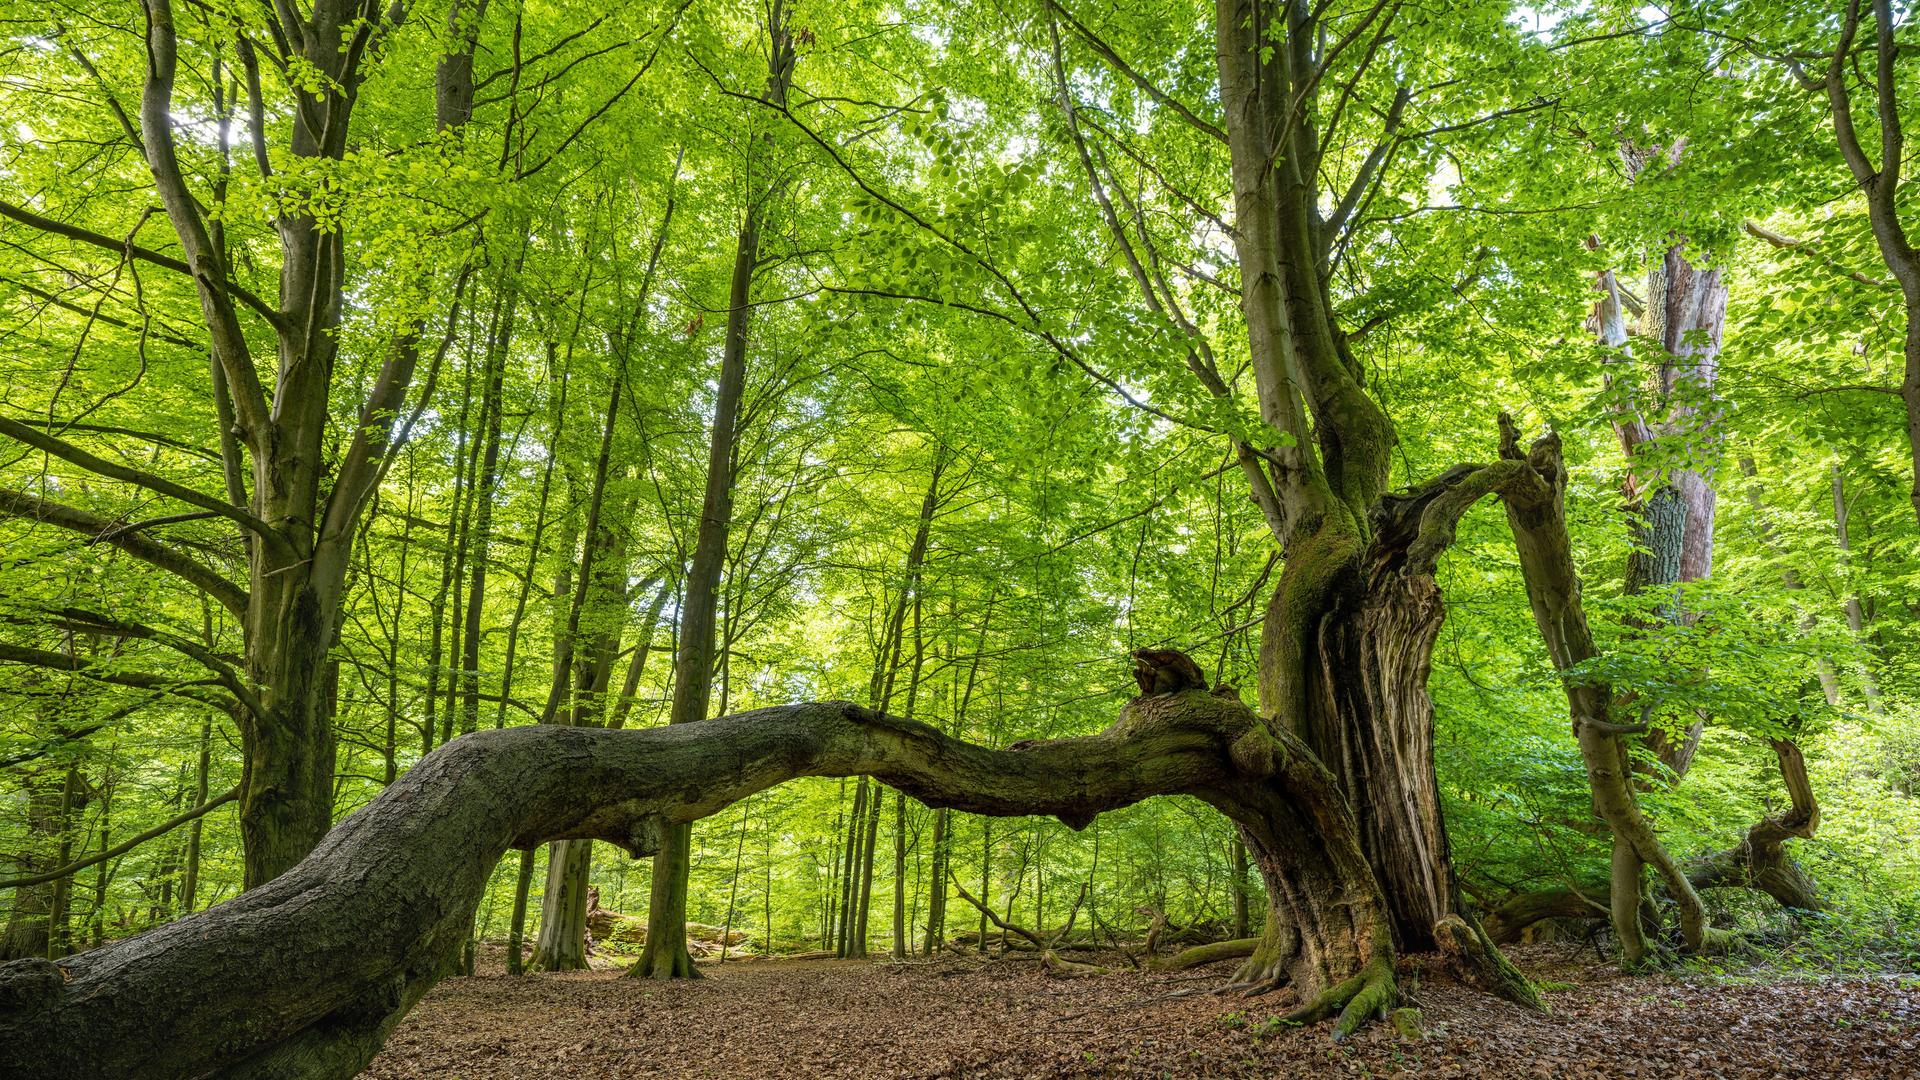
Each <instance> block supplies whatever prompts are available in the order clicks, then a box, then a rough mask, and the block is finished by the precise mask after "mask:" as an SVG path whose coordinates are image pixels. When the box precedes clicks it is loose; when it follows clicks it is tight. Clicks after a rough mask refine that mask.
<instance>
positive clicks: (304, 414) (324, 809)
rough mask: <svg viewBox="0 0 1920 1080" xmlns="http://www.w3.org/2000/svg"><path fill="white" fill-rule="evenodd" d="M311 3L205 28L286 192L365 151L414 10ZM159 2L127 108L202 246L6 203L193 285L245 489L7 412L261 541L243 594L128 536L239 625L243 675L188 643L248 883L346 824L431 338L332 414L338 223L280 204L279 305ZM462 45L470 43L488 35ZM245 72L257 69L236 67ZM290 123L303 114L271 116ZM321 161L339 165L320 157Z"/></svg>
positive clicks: (163, 187)
mask: <svg viewBox="0 0 1920 1080" xmlns="http://www.w3.org/2000/svg"><path fill="white" fill-rule="evenodd" d="M308 9H309V10H307V11H305V12H302V11H301V10H300V8H299V7H297V6H290V5H280V6H274V7H259V8H256V9H252V10H250V11H249V12H248V13H247V14H246V15H245V16H244V17H240V16H236V17H235V21H233V22H231V23H227V22H222V23H221V26H222V28H223V29H222V30H221V31H219V33H220V34H222V35H225V34H229V33H230V34H231V35H232V36H231V38H229V39H226V40H219V39H215V38H209V39H206V40H202V41H190V42H188V45H189V47H194V46H199V47H204V48H205V49H207V50H208V51H209V52H211V53H212V54H213V56H211V57H209V58H207V59H209V60H211V62H212V70H213V71H214V72H215V73H216V74H215V76H214V78H215V80H216V87H215V89H216V93H219V92H220V87H221V85H222V84H221V83H220V80H221V79H223V78H225V79H227V80H229V81H228V82H226V83H225V84H224V85H225V86H227V87H228V88H230V90H231V93H230V95H229V96H228V97H226V98H222V99H220V100H218V101H217V102H216V103H215V106H214V109H215V111H216V112H218V113H219V114H220V120H221V125H222V126H221V130H222V131H223V133H224V132H230V131H231V130H232V126H233V125H232V121H233V117H232V115H231V111H230V110H231V109H232V107H233V105H234V102H235V100H236V99H237V97H238V90H237V89H231V88H233V87H235V85H236V84H243V85H244V87H245V90H246V97H245V104H246V107H247V108H248V110H249V114H250V115H251V116H252V117H253V118H254V119H253V120H252V121H251V122H250V123H249V124H248V125H247V127H248V128H249V129H250V131H251V136H252V139H253V155H252V156H253V159H254V163H255V167H257V168H258V170H259V171H260V174H261V176H262V178H263V180H264V181H265V182H267V183H269V184H281V183H283V182H284V181H283V180H281V179H277V178H276V177H277V176H279V175H281V174H279V173H278V172H277V171H276V168H275V166H274V165H273V164H272V161H273V152H279V151H283V152H284V153H285V154H286V155H288V162H289V164H287V165H285V166H284V168H285V169H286V170H287V171H286V173H285V174H284V175H295V174H296V173H297V172H298V170H299V169H300V168H301V166H298V165H295V164H292V163H293V162H301V161H305V162H308V163H310V164H309V165H308V166H306V169H307V175H311V176H325V175H330V174H331V173H332V172H333V171H334V170H333V168H332V167H331V166H329V165H326V164H324V163H326V162H336V163H337V162H339V161H340V160H342V159H343V158H344V157H345V156H346V154H347V150H348V138H349V130H350V127H351V121H352V117H353V111H354V107H355V104H356V101H357V99H358V94H359V90H360V85H361V82H362V80H363V79H364V77H365V76H366V74H367V67H368V66H369V64H371V63H372V62H373V61H372V60H371V59H370V58H371V57H372V56H374V55H377V54H378V52H379V49H380V46H381V44H382V41H383V39H384V38H385V37H386V36H387V35H389V34H391V33H392V32H393V31H394V29H395V27H396V24H397V19H398V17H399V15H400V14H401V13H403V12H404V10H405V8H404V7H403V6H400V5H395V6H394V7H392V8H391V9H389V8H387V7H386V6H385V5H381V4H377V3H370V2H366V0H314V2H313V3H312V4H311V5H308ZM142 15H143V19H144V33H143V39H144V46H145V48H144V57H145V63H146V66H145V79H144V85H143V87H142V90H141V92H140V95H139V102H140V104H139V109H138V113H137V116H136V117H132V118H129V117H127V116H125V115H124V114H121V117H120V118H121V121H122V124H123V126H124V129H125V132H126V134H127V137H128V140H129V142H130V143H132V144H133V145H136V146H138V147H139V148H140V149H141V150H142V152H143V153H144V156H145V161H146V165H147V166H148V169H149V171H150V172H151V174H152V177H153V184H154V195H155V197H156V198H157V199H158V201H159V203H160V205H161V206H162V207H164V209H165V213H166V217H167V219H168V221H169V222H170V223H171V224H172V226H173V231H174V233H175V235H176V237H177V238H178V240H179V243H180V248H181V251H182V253H183V257H182V258H180V259H174V258H172V257H170V256H166V255H162V254H159V253H156V252H152V251H148V250H146V249H144V248H139V247H137V246H132V245H130V244H128V243H124V242H123V241H121V240H118V239H114V238H112V237H108V236H105V235H102V234H99V233H96V232H93V231H91V230H88V229H85V228H82V227H79V226H77V225H74V224H71V223H66V222H59V221H53V220H50V219H46V218H42V217H39V216H38V215H35V214H32V213H31V212H28V211H26V210H24V209H22V208H20V207H16V206H11V205H8V204H4V203H0V213H3V214H5V215H6V216H7V217H10V218H12V219H14V220H15V221H19V222H22V223H24V224H27V225H31V226H34V227H37V228H39V229H41V230H43V231H45V232H47V233H48V234H50V235H55V236H59V237H64V238H66V239H69V240H73V241H76V242H79V243H82V244H90V245H93V246H95V247H100V248H104V249H105V250H107V251H112V252H123V251H124V252H127V253H130V254H131V255H132V256H133V257H136V258H140V259H142V260H143V261H146V262H149V263H153V264H156V265H158V266H161V267H165V268H167V269H169V270H173V271H176V272H179V273H182V274H185V275H187V276H188V277H190V278H191V279H192V280H193V282H194V284H195V288H196V291H197V295H198V299H199V305H200V315H201V319H202V323H203V327H204V330H205V332H206V335H207V340H208V342H209V343H210V349H211V358H212V366H211V372H212V382H213V387H212V389H213V398H214V400H215V402H216V405H217V407H218V411H219V414H220V415H219V418H218V427H217V434H218V437H219V439H220V446H221V454H222V458H223V465H224V471H225V475H226V478H227V483H226V491H225V492H224V493H222V494H221V495H212V494H208V493H206V492H203V491H199V490H195V489H191V488H187V487H184V486H182V485H179V484H175V483H172V482H170V481H168V480H166V479H165V478H163V477H159V476H156V475H151V474H149V473H146V472H144V471H141V470H138V469H133V468H129V467H127V466H124V465H120V464H118V463H116V462H111V461H106V460H103V459H101V458H99V457H96V456H95V455H93V454H91V453H88V452H87V451H86V450H85V449H84V448H82V447H80V446H77V445H75V444H73V443H71V442H68V441H67V440H65V439H61V438H56V437H55V436H53V435H52V434H50V433H48V432H46V431H42V430H40V429H37V428H34V427H29V426H27V425H24V424H21V423H19V422H17V421H13V420H8V419H4V418H0V434H3V435H6V436H9V437H11V438H13V439H15V440H17V441H19V442H22V443H25V444H27V445H29V446H31V447H33V448H34V449H37V450H42V451H44V452H46V453H48V454H50V455H52V456H54V457H58V458H61V459H63V460H64V461H66V462H68V463H70V464H72V465H75V466H77V467H79V468H81V469H83V470H86V471H89V472H93V473H97V474H99V475H101V476H104V477H107V478H109V479H112V480H116V481H121V482H124V483H127V484H130V485H133V486H135V487H137V488H140V489H144V492H145V493H146V494H147V495H148V496H151V495H156V494H157V495H159V496H163V497H165V498H167V499H170V500H173V501H176V502H179V503H182V504H185V505H187V506H189V507H192V508H194V509H195V511H197V512H199V513H201V514H202V515H203V516H218V517H221V518H225V519H227V520H229V521H231V522H233V523H234V524H235V525H236V526H237V528H238V529H239V531H240V534H241V536H242V538H243V539H244V540H245V542H246V551H247V570H248V574H247V576H248V581H247V582H246V585H245V586H244V587H242V586H241V585H238V584H235V583H233V582H232V581H230V580H228V579H227V578H226V577H225V576H224V575H223V574H222V573H221V572H220V571H219V570H217V569H215V568H214V567H212V566H210V565H208V564H206V563H204V562H203V561H201V559H200V558H199V557H198V555H197V554H195V553H193V552H191V551H190V550H188V549H185V548H178V547H175V546H173V545H171V544H168V543H166V542H163V541H161V540H158V539H152V538H148V537H145V536H141V537H138V538H134V539H129V540H127V541H125V542H121V543H118V544H116V546H118V547H119V548H120V549H121V550H122V551H124V552H126V553H127V554H129V555H131V556H132V557H134V558H137V559H141V560H143V561H145V562H147V563H149V564H150V565H152V566H154V567H156V568H158V569H160V570H163V571H166V572H168V573H170V574H173V575H174V576H176V577H178V578H180V579H182V580H184V581H185V582H187V583H188V584H190V585H192V586H193V587H195V588H197V589H199V590H200V591H201V592H203V593H205V594H206V595H207V596H208V597H209V598H210V599H212V600H213V601H214V602H216V603H218V604H219V605H220V606H221V607H222V608H224V609H225V610H226V611H227V612H228V613H229V614H230V615H231V616H232V617H233V619H234V620H235V621H236V622H237V623H238V624H239V625H240V627H241V629H242V633H243V636H244V642H245V650H244V651H245V662H244V664H243V665H242V666H241V669H240V670H234V669H233V668H230V667H228V666H227V665H226V664H225V663H224V662H223V661H220V660H219V659H218V658H217V657H216V656H215V655H214V654H213V653H212V652H210V651H207V650H198V651H195V650H191V649H190V650H188V655H190V656H193V657H194V658H195V659H198V660H200V661H201V662H202V663H204V664H206V665H207V666H208V667H209V668H210V669H211V670H212V674H213V677H214V679H215V681H217V682H218V683H219V684H220V685H221V687H223V688H224V692H225V693H226V694H228V695H231V701H229V702H225V703H224V704H226V705H227V706H229V707H230V708H231V709H232V711H233V714H234V715H235V717H236V718H237V720H238V722H239V728H240V735H241V742H242V749H243V753H244V758H245V772H244V778H243V781H242V785H241V796H240V832H241V838H242V840H243V843H244V849H245V883H246V886H247V887H249V888H252V887H254V886H257V885H260V884H262V883H263V882H266V881H268V880H270V879H271V878H273V877H274V876H276V875H277V874H279V873H280V872H281V871H283V870H285V869H287V868H288V867H290V866H293V865H294V864H295V863H297V862H299V861H300V860H301V859H302V858H303V857H304V856H305V855H306V854H307V852H308V851H310V850H312V848H313V846H314V844H316V843H317V842H319V840H320V838H321V837H322V836H323V835H325V834H326V832H327V829H328V826H329V824H330V823H331V820H332V813H333V783H334V732H333V711H334V701H335V688H336V682H337V670H336V664H335V662H334V661H333V660H331V659H330V655H331V649H332V647H333V645H334V638H335V636H336V634H337V631H338V628H339V622H340V613H341V606H342V601H343V598H344V595H345V591H346V587H347V580H348V573H349V569H350V562H351V556H352V546H353V542H354V539H355V537H356V536H358V535H359V532H360V530H359V529H358V528H357V526H356V522H357V521H358V520H359V519H360V517H361V515H362V512H363V510H364V509H365V507H366V504H367V501H368V498H369V496H370V494H371V493H372V492H373V490H374V488H375V487H376V486H377V485H378V483H379V480H380V477H381V476H382V475H383V474H384V472H385V471H386V469H387V467H388V462H389V460H390V459H391V457H392V454H393V450H394V448H395V446H396V444H397V442H398V441H399V439H400V438H401V437H402V431H403V428H404V424H403V422H402V417H401V416H400V414H401V413H402V412H403V411H404V406H406V405H407V395H408V391H409V388H410V386H411V385H412V383H413V378H414V373H415V369H416V367H417V366H418V365H419V361H420V358H421V355H422V353H423V352H427V351H430V350H431V345H430V344H429V343H426V342H424V341H423V338H424V329H425V328H424V326H423V325H421V324H420V323H419V322H415V323H414V324H412V328H411V329H410V330H408V331H405V332H402V333H401V334H400V335H399V336H398V337H397V338H396V339H394V340H392V341H390V342H388V344H387V354H386V356H385V358H384V362H383V363H382V365H381V367H380V370H379V373H378V375H377V376H376V377H375V378H374V379H372V380H371V383H370V386H369V388H368V390H367V391H366V393H365V395H364V396H363V397H361V398H360V399H359V400H358V401H357V402H355V404H354V408H355V411H356V412H357V415H355V416H353V417H352V421H351V424H350V427H351V431H350V432H348V433H343V432H342V431H341V430H340V429H338V428H336V427H334V426H333V425H332V423H331V419H332V417H333V416H334V414H335V410H336V409H338V408H339V407H340V405H341V402H340V401H339V400H338V399H336V397H335V393H336V390H337V389H338V387H337V386H336V380H335V368H336V364H337V361H338V359H339V340H340V336H341V335H340V329H341V310H342V297H343V296H344V286H345V282H346V280H347V274H346V262H347V247H346V241H345V239H344V238H343V236H342V234H341V230H339V229H338V228H336V227H334V226H333V225H332V224H330V223H329V222H328V221H324V220H321V219H319V218H317V217H315V216H314V215H313V214H311V213H309V212H307V210H306V208H307V206H308V200H305V199H300V198H287V199H285V200H282V201H280V202H278V203H277V205H278V206H279V207H280V208H281V209H279V210H278V211H277V212H276V215H275V217H274V218H273V225H274V229H275V232H276V233H277V234H278V248H279V255H280V264H279V290H278V300H277V302H269V301H267V300H264V299H262V298H260V297H259V296H257V295H255V294H254V293H253V292H251V291H249V290H248V289H247V288H245V287H244V286H243V285H242V284H241V283H240V282H239V281H238V280H237V278H236V275H235V266H234V265H233V260H232V259H231V258H230V253H229V250H228V243H227V237H226V235H225V232H224V225H223V223H222V222H221V221H220V220H219V218H218V217H217V216H212V215H209V214H208V212H207V211H206V210H205V209H204V207H206V206H207V205H209V204H217V203H219V202H221V201H223V200H224V196H225V188H226V184H227V178H226V173H225V171H224V168H223V169H222V170H221V171H220V172H219V173H218V174H217V177H216V178H215V179H214V180H212V181H210V182H208V183H207V184H205V185H202V184H199V183H197V182H196V180H195V179H194V178H193V177H190V175H189V173H188V171H187V168H186V166H184V165H183V155H182V154H181V153H180V152H179V151H178V150H177V148H176V140H175V134H174V130H175V126H176V124H177V122H178V119H177V118H178V117H179V116H180V115H182V112H183V110H184V111H191V110H193V109H197V108H200V107H202V106H200V105H197V104H192V103H180V102H177V101H176V98H175V81H176V75H177V74H178V72H179V69H180V52H181V47H182V40H181V37H180V34H179V33H178V32H177V30H176V25H175V17H174V15H175V13H174V6H173V3H172V0H144V2H143V5H142ZM458 47H461V48H465V49H469V50H470V49H471V48H472V47H473V43H472V40H471V39H470V38H468V39H466V40H464V41H463V42H462V43H461V44H460V45H459V46H458ZM263 53H264V54H265V59H266V60H267V61H268V62H270V63H271V64H272V65H274V66H275V67H278V68H280V69H282V70H285V69H288V68H290V67H297V68H299V69H301V70H306V71H310V72H311V73H312V74H313V78H312V79H311V80H303V81H300V83H301V85H300V86H299V87H298V88H296V89H294V90H292V91H291V92H290V96H289V98H288V99H287V100H286V101H284V102H283V101H277V100H271V99H268V98H264V97H263V92H262V90H261V85H262V83H261V79H260V77H259V67H260V62H261V60H262V54H263ZM223 65H225V67H224V68H223ZM236 67H237V68H238V71H239V73H243V74H244V76H245V77H244V78H240V77H238V75H237V74H236V72H235V68H236ZM223 70H224V71H225V72H226V74H225V75H224V76H223V75H222V74H220V73H221V72H222V71H223ZM458 71H459V65H458V64H455V65H453V66H452V67H451V68H443V70H442V72H441V77H442V78H443V79H447V78H457V76H458ZM470 111H471V100H470V97H469V98H468V99H467V103H466V104H465V105H464V107H462V108H461V109H459V110H457V111H455V112H454V113H453V114H450V115H445V116H442V117H441V121H442V122H441V126H442V127H443V128H445V127H456V128H457V127H459V126H461V125H464V124H465V122H466V121H467V119H468V116H469V115H470ZM277 117H284V120H280V119H272V118H277ZM136 121H137V130H136ZM276 142H277V145H275V144H276ZM270 145H271V146H272V151H270V149H269V148H270ZM220 149H221V151H222V161H223V164H224V162H225V157H226V152H227V151H228V150H229V147H228V146H227V144H226V141H225V135H223V138H222V144H221V147H220ZM193 156H194V155H188V160H192V158H193ZM316 162H318V163H321V164H311V163H316ZM464 280H465V273H464V271H463V272H462V274H461V281H462V282H464ZM429 284H430V282H429ZM456 295H457V292H456ZM452 325H453V323H452V321H451V320H450V321H449V323H448V326H449V327H450V328H451V326H452ZM268 350H271V351H272V353H273V354H274V356H275V361H276V362H275V363H274V364H273V365H272V367H271V370H272V372H273V374H272V377H271V378H270V379H269V378H267V377H265V376H263V373H262V369H263V367H265V366H267V365H265V364H263V362H262V357H261V355H260V354H262V353H264V352H266V351H268ZM336 444H337V445H336ZM7 494H8V495H9V496H13V497H11V498H6V499H0V513H25V514H32V515H34V516H36V517H38V518H40V519H41V520H44V521H47V522H49V523H52V524H57V525H60V526H62V527H65V528H70V529H73V530H75V531H80V532H92V533H93V534H95V535H99V534H101V533H102V532H104V531H105V530H106V523H103V522H102V521H101V520H100V519H99V518H96V517H94V516H93V515H90V514H87V513H85V512H83V511H80V510H77V509H75V508H72V507H66V506H61V505H58V504H54V503H52V502H49V501H46V500H41V499H37V498H34V497H32V496H24V497H21V496H19V495H18V493H7ZM29 503H30V505H29ZM96 526H98V527H96ZM94 621H96V622H97V623H98V625H100V627H101V628H102V629H115V628H118V630H119V631H120V632H125V633H129V634H132V635H134V636H140V637H149V638H154V639H156V640H163V641H164V640H167V636H166V635H165V634H164V633H163V632H161V631H156V630H153V629H151V628H146V627H138V626H132V625H130V624H125V623H119V622H116V621H115V620H112V619H110V618H106V617H102V618H99V619H97V620H94Z"/></svg>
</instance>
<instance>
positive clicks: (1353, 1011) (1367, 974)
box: [1280, 955, 1400, 1042]
mask: <svg viewBox="0 0 1920 1080" xmlns="http://www.w3.org/2000/svg"><path fill="white" fill-rule="evenodd" d="M1399 1000H1400V985H1399V983H1398V982H1397V981H1396V980H1395V979H1394V975H1393V957H1392V956H1391V955H1384V956H1375V957H1374V958H1373V959H1372V960H1369V961H1368V962H1367V966H1366V967H1363V968H1361V969H1360V973H1359V974H1358V975H1355V976H1354V977H1353V978H1351V979H1348V980H1347V981H1346V982H1343V983H1341V984H1340V985H1338V986H1335V987H1333V988H1332V989H1329V990H1326V991H1323V992H1322V993H1321V994H1320V996H1319V997H1316V998H1314V999H1313V1000H1312V1001H1310V1002H1308V1003H1307V1004H1305V1005H1303V1006H1301V1007H1300V1008H1298V1009H1295V1010H1294V1011H1292V1012H1290V1013H1288V1014H1287V1015H1285V1016H1283V1017H1281V1018H1280V1019H1281V1021H1282V1022H1283V1023H1288V1024H1317V1023H1319V1022H1320V1021H1322V1020H1325V1019H1326V1018H1327V1017H1329V1016H1332V1015H1333V1014H1334V1012H1335V1011H1336V1010H1337V1011H1338V1012H1339V1014H1340V1016H1339V1019H1337V1020H1335V1021H1334V1022H1333V1041H1334V1042H1339V1041H1341V1040H1342V1039H1345V1038H1346V1037H1347V1036H1349V1035H1351V1034H1353V1033H1354V1032H1356V1031H1358V1030H1360V1029H1361V1027H1363V1026H1365V1025H1366V1023H1367V1021H1369V1020H1385V1019H1386V1018H1387V1013H1388V1011H1389V1010H1391V1009H1392V1008H1393V1006H1394V1005H1395V1004H1396V1003H1397V1002H1398V1001H1399Z"/></svg>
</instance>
